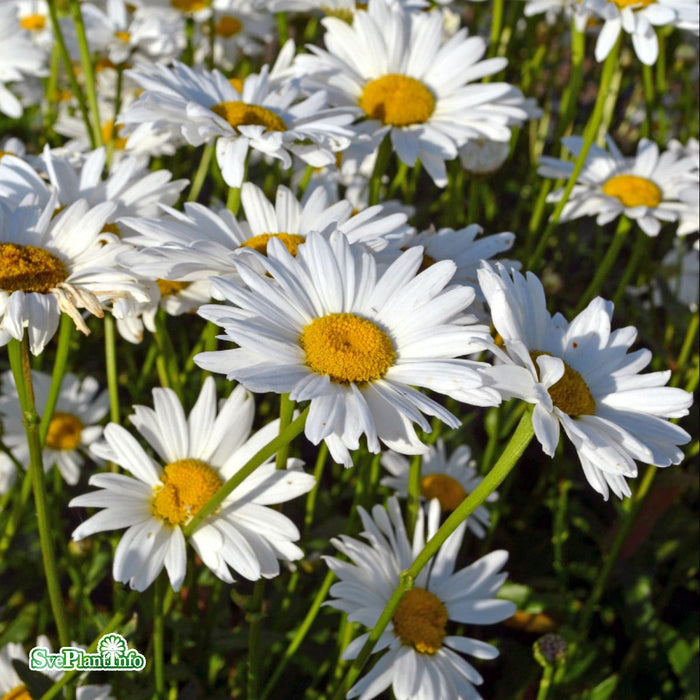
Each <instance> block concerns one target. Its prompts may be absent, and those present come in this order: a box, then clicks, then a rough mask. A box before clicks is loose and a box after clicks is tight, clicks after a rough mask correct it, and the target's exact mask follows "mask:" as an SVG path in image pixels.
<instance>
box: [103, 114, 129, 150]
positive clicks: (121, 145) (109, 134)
mask: <svg viewBox="0 0 700 700" xmlns="http://www.w3.org/2000/svg"><path fill="white" fill-rule="evenodd" d="M121 129H122V128H121V126H117V128H116V132H115V129H114V119H110V120H109V121H106V122H105V123H104V124H103V125H102V129H101V131H102V142H103V143H110V142H111V141H112V139H114V148H116V149H117V150H119V151H123V150H124V149H125V148H126V142H127V140H128V139H125V138H124V137H123V136H120V135H119V132H120V131H121Z"/></svg>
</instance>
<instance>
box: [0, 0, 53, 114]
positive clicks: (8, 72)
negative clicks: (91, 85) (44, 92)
mask: <svg viewBox="0 0 700 700" xmlns="http://www.w3.org/2000/svg"><path fill="white" fill-rule="evenodd" d="M0 46H2V51H0V113H2V114H6V115H7V116H8V117H12V118H13V119H19V118H20V117H21V116H22V111H23V109H22V104H21V102H20V101H19V100H18V99H17V97H16V96H15V95H14V94H13V93H12V92H11V91H10V90H9V88H8V87H7V84H9V83H15V82H22V81H24V80H26V79H27V78H28V77H29V76H37V75H45V73H46V66H45V63H46V56H45V54H44V52H43V51H42V50H41V49H40V48H39V47H38V46H37V45H36V44H34V43H33V42H32V40H31V39H30V38H29V33H28V32H27V31H26V30H24V29H23V28H22V27H21V25H20V20H19V18H18V16H17V11H16V9H15V8H14V7H13V6H12V5H11V4H8V3H3V4H2V5H0Z"/></svg>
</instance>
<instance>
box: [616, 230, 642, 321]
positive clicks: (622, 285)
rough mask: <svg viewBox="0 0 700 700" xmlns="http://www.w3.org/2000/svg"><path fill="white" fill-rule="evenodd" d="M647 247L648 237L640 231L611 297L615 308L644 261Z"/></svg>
mask: <svg viewBox="0 0 700 700" xmlns="http://www.w3.org/2000/svg"><path fill="white" fill-rule="evenodd" d="M648 247H649V236H647V235H646V233H644V232H643V231H640V232H639V233H638V234H637V241H636V243H635V244H634V246H633V247H632V255H631V257H630V259H629V260H628V261H627V266H626V267H625V270H624V272H623V273H622V277H620V281H619V282H618V284H617V289H616V290H615V293H614V294H613V295H612V301H613V304H614V305H615V306H616V307H617V306H619V304H620V300H621V299H622V295H623V294H624V293H625V289H627V285H628V284H629V283H630V281H631V279H632V276H633V275H634V274H635V272H637V268H638V267H639V263H640V262H641V261H642V260H645V259H646V253H647V249H648Z"/></svg>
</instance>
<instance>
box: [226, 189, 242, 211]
mask: <svg viewBox="0 0 700 700" xmlns="http://www.w3.org/2000/svg"><path fill="white" fill-rule="evenodd" d="M240 206H241V188H240V187H229V189H228V197H227V199H226V208H227V209H229V210H230V211H231V212H232V213H233V215H234V216H237V215H238V210H239V208H240Z"/></svg>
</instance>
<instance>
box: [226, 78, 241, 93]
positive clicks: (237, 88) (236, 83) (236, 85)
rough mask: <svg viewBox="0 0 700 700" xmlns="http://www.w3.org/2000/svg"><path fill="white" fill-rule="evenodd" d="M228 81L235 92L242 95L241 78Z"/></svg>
mask: <svg viewBox="0 0 700 700" xmlns="http://www.w3.org/2000/svg"><path fill="white" fill-rule="evenodd" d="M228 81H229V83H231V85H232V86H233V89H234V90H235V91H236V92H238V93H239V94H242V93H243V78H229V79H228Z"/></svg>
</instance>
